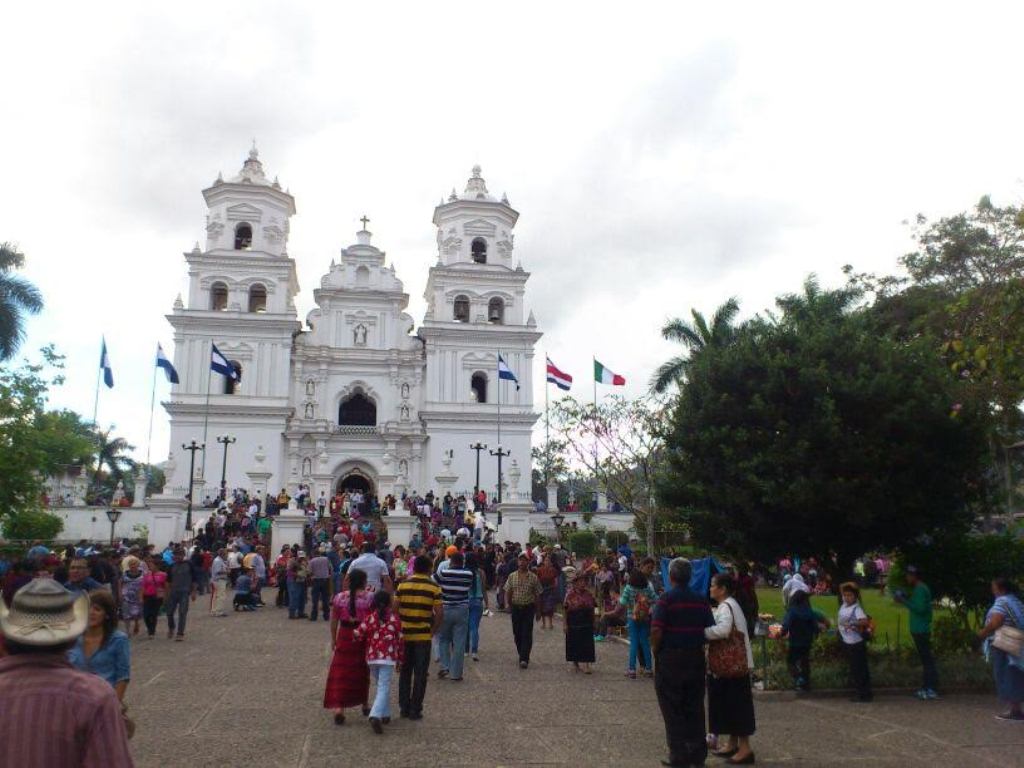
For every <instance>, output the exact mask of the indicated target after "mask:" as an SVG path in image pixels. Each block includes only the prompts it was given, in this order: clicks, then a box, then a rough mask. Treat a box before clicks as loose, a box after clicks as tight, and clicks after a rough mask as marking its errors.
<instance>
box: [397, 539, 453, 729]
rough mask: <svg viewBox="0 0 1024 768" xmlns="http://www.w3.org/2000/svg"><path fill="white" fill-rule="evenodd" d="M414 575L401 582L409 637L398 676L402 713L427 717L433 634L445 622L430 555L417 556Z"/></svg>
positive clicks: (401, 605) (400, 605)
mask: <svg viewBox="0 0 1024 768" xmlns="http://www.w3.org/2000/svg"><path fill="white" fill-rule="evenodd" d="M412 568H413V573H412V575H411V576H410V577H409V578H407V579H406V580H405V581H403V582H402V583H401V584H399V585H398V589H397V590H396V592H395V597H396V599H397V601H398V617H399V618H400V619H401V620H402V635H403V637H404V638H405V661H404V662H403V663H402V671H401V674H400V675H399V678H398V709H399V713H400V714H401V716H402V717H408V718H409V719H410V720H419V719H420V718H422V717H423V697H424V695H425V694H426V692H427V677H429V675H430V638H431V637H432V636H433V634H434V632H436V631H437V628H438V627H439V626H441V617H442V616H443V611H444V609H443V608H442V607H441V588H440V587H439V586H438V585H437V584H435V583H434V582H433V581H432V580H431V578H430V559H429V558H427V557H425V556H424V555H419V556H417V557H416V559H415V560H413V564H412Z"/></svg>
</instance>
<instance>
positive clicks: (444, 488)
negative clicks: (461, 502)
mask: <svg viewBox="0 0 1024 768" xmlns="http://www.w3.org/2000/svg"><path fill="white" fill-rule="evenodd" d="M441 464H443V465H444V471H443V472H442V473H441V474H440V475H435V476H434V481H435V482H436V483H437V487H438V493H439V495H441V496H442V497H443V496H445V495H446V494H447V493H448V491H450V490H451V489H452V487H453V486H454V485H455V483H457V482H458V481H459V476H458V475H453V474H452V457H451V456H449V455H448V454H447V452H446V453H445V457H444V458H443V459H442V460H441Z"/></svg>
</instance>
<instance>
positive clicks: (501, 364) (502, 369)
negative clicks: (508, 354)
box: [498, 353, 519, 389]
mask: <svg viewBox="0 0 1024 768" xmlns="http://www.w3.org/2000/svg"><path fill="white" fill-rule="evenodd" d="M498 378H499V379H508V380H509V381H514V382H515V383H516V389H519V379H517V378H516V375H515V374H514V373H512V369H511V368H509V367H508V363H506V362H505V358H503V357H502V356H501V354H500V353H499V354H498Z"/></svg>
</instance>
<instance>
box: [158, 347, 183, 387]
mask: <svg viewBox="0 0 1024 768" xmlns="http://www.w3.org/2000/svg"><path fill="white" fill-rule="evenodd" d="M156 367H157V368H163V369H164V373H166V374H167V380H168V381H169V382H171V384H177V383H178V372H177V371H176V370H174V366H173V365H172V364H171V361H170V360H168V359H167V355H165V354H164V348H163V347H161V346H160V342H157V344H156Z"/></svg>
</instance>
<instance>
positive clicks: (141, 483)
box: [132, 471, 146, 509]
mask: <svg viewBox="0 0 1024 768" xmlns="http://www.w3.org/2000/svg"><path fill="white" fill-rule="evenodd" d="M132 506H133V507H134V508H136V509H138V508H139V507H144V506H146V474H145V473H144V472H141V471H140V472H139V473H138V474H137V475H135V495H134V497H133V498H132Z"/></svg>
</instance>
